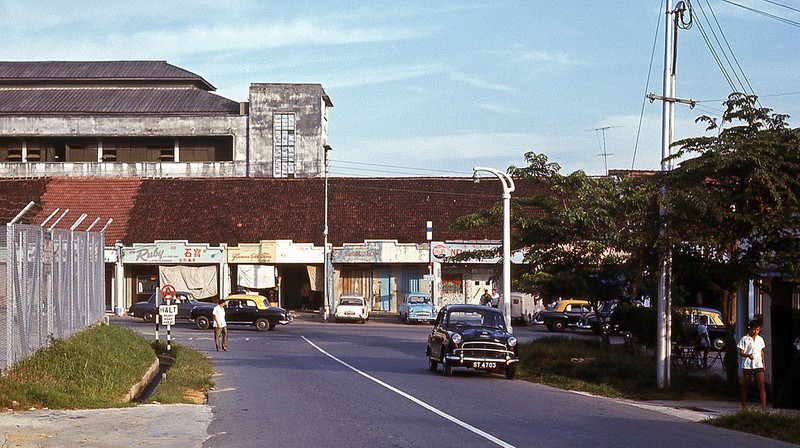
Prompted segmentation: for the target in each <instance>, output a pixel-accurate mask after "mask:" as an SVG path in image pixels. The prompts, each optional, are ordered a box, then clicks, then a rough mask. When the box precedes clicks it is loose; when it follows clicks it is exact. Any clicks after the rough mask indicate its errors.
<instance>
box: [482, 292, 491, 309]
mask: <svg viewBox="0 0 800 448" xmlns="http://www.w3.org/2000/svg"><path fill="white" fill-rule="evenodd" d="M491 304H492V295H491V294H489V290H488V289H484V290H483V295H482V296H481V305H483V306H491Z"/></svg>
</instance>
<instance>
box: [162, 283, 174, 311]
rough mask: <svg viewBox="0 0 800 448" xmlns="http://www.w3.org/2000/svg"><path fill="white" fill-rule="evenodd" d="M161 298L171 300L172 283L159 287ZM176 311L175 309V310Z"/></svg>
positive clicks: (172, 295) (172, 293)
mask: <svg viewBox="0 0 800 448" xmlns="http://www.w3.org/2000/svg"><path fill="white" fill-rule="evenodd" d="M161 298H162V299H164V300H172V299H174V298H175V287H174V286H172V285H164V286H162V287H161ZM176 312H177V311H176Z"/></svg>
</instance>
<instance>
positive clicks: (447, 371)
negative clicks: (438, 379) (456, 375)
mask: <svg viewBox="0 0 800 448" xmlns="http://www.w3.org/2000/svg"><path fill="white" fill-rule="evenodd" d="M442 373H444V376H453V366H451V365H450V364H448V363H446V362H444V361H442Z"/></svg>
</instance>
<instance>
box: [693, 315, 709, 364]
mask: <svg viewBox="0 0 800 448" xmlns="http://www.w3.org/2000/svg"><path fill="white" fill-rule="evenodd" d="M707 321H708V318H706V316H700V324H698V325H697V340H695V342H694V351H695V353H701V354H702V355H703V368H704V369H707V368H708V349H709V348H710V347H711V338H710V337H709V336H708V327H706V323H707Z"/></svg>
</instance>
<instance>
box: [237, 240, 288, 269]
mask: <svg viewBox="0 0 800 448" xmlns="http://www.w3.org/2000/svg"><path fill="white" fill-rule="evenodd" d="M276 247H277V244H276V242H275V241H261V242H260V243H243V244H240V245H239V246H237V247H229V248H227V259H228V263H245V264H270V263H275V262H276V260H277V257H276V252H277V248H276Z"/></svg>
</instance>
